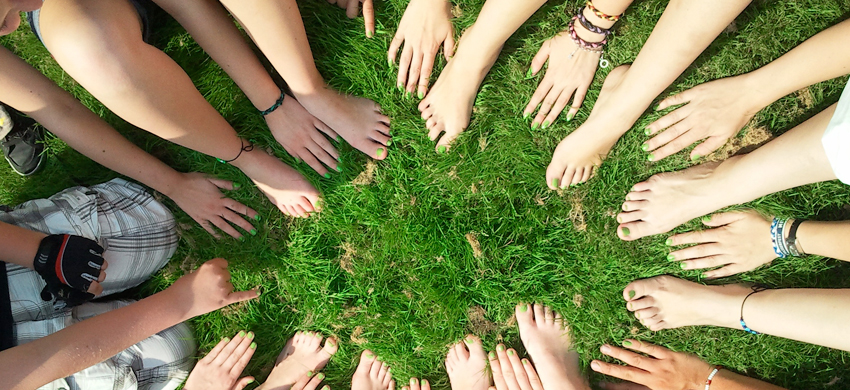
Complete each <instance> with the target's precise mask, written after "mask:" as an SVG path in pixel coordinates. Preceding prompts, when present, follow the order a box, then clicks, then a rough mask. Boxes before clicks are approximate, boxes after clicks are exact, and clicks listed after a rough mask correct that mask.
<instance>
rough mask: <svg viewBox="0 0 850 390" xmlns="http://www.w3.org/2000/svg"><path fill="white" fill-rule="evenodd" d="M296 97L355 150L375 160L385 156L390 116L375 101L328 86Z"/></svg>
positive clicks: (388, 142)
mask: <svg viewBox="0 0 850 390" xmlns="http://www.w3.org/2000/svg"><path fill="white" fill-rule="evenodd" d="M298 101H299V102H301V104H302V105H303V106H304V108H306V109H307V111H309V112H310V113H311V114H313V115H315V116H316V118H319V119H320V120H321V121H322V122H324V123H325V124H327V125H328V126H329V127H330V128H331V129H333V130H334V131H336V132H337V133H338V134H339V135H340V136H341V137H342V138H343V139H345V140H346V141H348V143H349V144H350V145H351V146H353V147H354V148H356V149H357V150H359V151H361V152H363V153H366V154H367V155H369V156H370V157H372V158H376V159H378V160H383V159H384V158H386V157H387V152H388V151H387V146H388V145H389V144H390V118H389V117H388V116H386V115H384V114H382V113H381V106H379V105H378V103H375V102H373V101H371V100H369V99H365V98H361V97H356V96H348V95H343V94H340V93H339V92H337V91H334V90H332V89H330V88H329V87H325V88H322V89H319V90H317V91H316V92H315V93H313V94H310V95H304V96H298Z"/></svg>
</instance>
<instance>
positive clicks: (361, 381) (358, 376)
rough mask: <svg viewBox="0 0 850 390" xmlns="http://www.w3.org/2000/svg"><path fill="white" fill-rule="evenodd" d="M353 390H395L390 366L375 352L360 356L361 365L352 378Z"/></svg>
mask: <svg viewBox="0 0 850 390" xmlns="http://www.w3.org/2000/svg"><path fill="white" fill-rule="evenodd" d="M351 390H395V380H393V375H392V372H391V369H390V366H389V365H388V364H387V362H385V361H383V359H381V358H380V357H378V356H376V355H375V353H374V352H372V351H370V350H368V349H367V350H365V351H363V353H361V354H360V364H358V365H357V371H355V372H354V376H353V377H352V378H351Z"/></svg>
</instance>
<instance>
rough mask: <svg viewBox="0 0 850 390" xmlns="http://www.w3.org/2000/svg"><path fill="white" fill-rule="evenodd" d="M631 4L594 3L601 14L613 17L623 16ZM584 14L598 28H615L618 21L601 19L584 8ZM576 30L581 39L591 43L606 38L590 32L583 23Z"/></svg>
mask: <svg viewBox="0 0 850 390" xmlns="http://www.w3.org/2000/svg"><path fill="white" fill-rule="evenodd" d="M631 4H632V0H596V1H594V2H593V5H594V6H595V7H596V9H597V10H599V12H602V13H604V14H606V15H611V16H614V15H622V14H623V12H625V11H626V8H628V7H629V5H631ZM582 14H583V15H584V17H585V18H587V20H588V21H589V22H590V23H592V24H593V25H594V26H596V27H601V28H604V29H610V28H611V27H614V24H615V23H617V22H616V21H612V20H608V19H603V18H600V17H599V16H597V15H596V14H595V13H594V12H593V11H591V10H590V8H588V7H584V8H582ZM575 30H576V34H578V36H579V37H581V38H582V39H584V40H586V41H589V42H599V41H601V40H602V39H604V38H605V36H603V35H600V34H595V33H592V32H590V31H588V30H587V29H585V28H584V27H583V26H582V24H581V23H576V24H575Z"/></svg>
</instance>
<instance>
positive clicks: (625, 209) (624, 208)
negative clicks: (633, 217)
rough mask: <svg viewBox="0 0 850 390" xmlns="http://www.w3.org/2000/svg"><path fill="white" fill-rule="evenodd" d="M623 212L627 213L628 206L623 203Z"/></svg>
mask: <svg viewBox="0 0 850 390" xmlns="http://www.w3.org/2000/svg"><path fill="white" fill-rule="evenodd" d="M623 211H629V205H628V204H626V203H623Z"/></svg>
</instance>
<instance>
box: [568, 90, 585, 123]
mask: <svg viewBox="0 0 850 390" xmlns="http://www.w3.org/2000/svg"><path fill="white" fill-rule="evenodd" d="M588 88H590V86H589V85H585V86H581V87H578V89H576V92H575V96H573V104H572V105H571V106H570V111H569V112H568V113H567V122H569V121H571V120H573V117H575V116H576V113H578V110H579V108H581V105H582V104H584V98H585V97H586V96H587V89H588Z"/></svg>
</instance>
